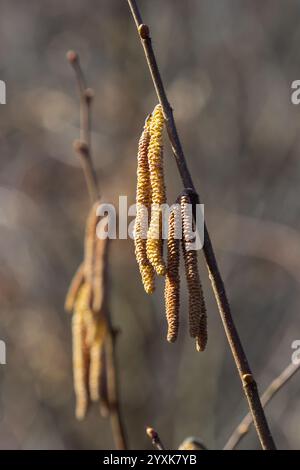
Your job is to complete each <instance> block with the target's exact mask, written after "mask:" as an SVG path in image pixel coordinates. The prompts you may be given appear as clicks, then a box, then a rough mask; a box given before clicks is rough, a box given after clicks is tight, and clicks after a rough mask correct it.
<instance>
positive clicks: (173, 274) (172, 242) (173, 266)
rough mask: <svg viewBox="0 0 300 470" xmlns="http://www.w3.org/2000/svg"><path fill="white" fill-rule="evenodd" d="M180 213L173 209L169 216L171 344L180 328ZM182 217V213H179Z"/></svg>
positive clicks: (167, 286)
mask: <svg viewBox="0 0 300 470" xmlns="http://www.w3.org/2000/svg"><path fill="white" fill-rule="evenodd" d="M178 212H179V211H178V210H176V209H173V210H172V212H171V213H170V216H169V231H168V245H167V246H168V258H167V273H166V279H165V305H166V316H167V322H168V334H167V340H168V341H169V342H171V343H173V342H174V341H176V339H177V335H178V328H179V292H180V277H179V260H180V252H179V249H180V246H179V242H180V241H179V238H176V214H177V213H178ZM179 215H180V212H179Z"/></svg>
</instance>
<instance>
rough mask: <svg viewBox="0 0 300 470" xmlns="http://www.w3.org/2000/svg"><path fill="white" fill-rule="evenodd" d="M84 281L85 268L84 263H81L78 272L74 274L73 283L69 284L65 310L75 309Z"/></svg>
mask: <svg viewBox="0 0 300 470" xmlns="http://www.w3.org/2000/svg"><path fill="white" fill-rule="evenodd" d="M83 283H84V269H83V263H81V264H80V266H79V268H78V269H77V271H76V273H75V274H74V276H73V279H72V281H71V284H70V286H69V289H68V292H67V295H66V300H65V310H66V311H67V312H72V311H73V308H74V304H75V301H76V298H77V295H78V292H79V289H80V287H81V286H82V284H83Z"/></svg>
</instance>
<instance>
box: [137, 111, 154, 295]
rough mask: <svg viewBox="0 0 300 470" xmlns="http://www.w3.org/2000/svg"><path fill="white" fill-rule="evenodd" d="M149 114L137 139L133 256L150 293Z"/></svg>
mask: <svg viewBox="0 0 300 470" xmlns="http://www.w3.org/2000/svg"><path fill="white" fill-rule="evenodd" d="M150 123H151V116H148V118H147V119H146V122H145V126H144V129H143V132H142V135H141V137H140V140H139V146H138V157H137V190H136V204H137V214H136V219H135V230H134V232H135V237H134V240H135V256H136V260H137V262H138V265H139V269H140V273H141V277H142V282H143V285H144V288H145V291H146V292H147V293H148V294H151V293H152V292H153V291H154V289H155V285H154V269H153V267H152V266H151V264H150V262H149V260H148V257H147V250H146V244H147V241H146V238H147V229H148V222H149V213H150V206H151V185H150V173H149V162H148V148H149V142H150Z"/></svg>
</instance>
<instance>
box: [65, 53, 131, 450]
mask: <svg viewBox="0 0 300 470" xmlns="http://www.w3.org/2000/svg"><path fill="white" fill-rule="evenodd" d="M67 59H68V61H69V62H70V64H71V65H72V67H73V69H74V71H75V75H76V80H77V85H78V91H79V97H80V140H76V141H75V142H74V148H75V150H76V152H77V153H78V154H79V156H80V159H81V163H82V168H83V171H84V175H85V180H86V184H87V189H88V192H89V195H90V199H91V202H92V203H94V202H96V201H97V200H98V199H99V190H98V180H97V174H96V171H95V168H94V165H93V159H92V154H91V102H92V98H93V92H92V90H91V89H90V88H87V87H86V80H85V77H84V74H83V72H82V69H81V66H80V62H79V57H78V54H77V53H76V52H74V51H69V52H68V53H67ZM106 246H107V247H108V244H106ZM106 249H107V248H106ZM107 310H108V309H107ZM107 319H108V337H107V339H106V341H105V357H106V366H107V395H108V397H107V398H108V403H109V417H110V424H111V429H112V434H113V439H114V442H115V447H116V449H117V450H126V449H127V439H126V433H125V428H124V424H123V420H122V415H121V409H120V403H119V387H118V373H117V360H116V347H115V336H116V333H115V329H114V328H113V326H112V323H111V315H110V314H109V311H108V312H107Z"/></svg>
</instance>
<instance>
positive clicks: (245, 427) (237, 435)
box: [224, 362, 300, 450]
mask: <svg viewBox="0 0 300 470" xmlns="http://www.w3.org/2000/svg"><path fill="white" fill-rule="evenodd" d="M299 369H300V362H299V364H293V363H291V364H289V365H288V366H287V367H286V368H285V369H284V370H283V372H281V374H280V375H278V377H276V379H274V380H273V382H271V383H270V385H269V386H268V388H267V389H266V391H265V392H264V393H263V395H262V396H261V402H262V405H263V406H264V407H265V406H266V405H267V404H268V403H269V402H270V401H271V400H272V398H274V397H275V395H276V394H277V392H279V390H281V389H282V387H284V385H286V384H287V382H288V381H289V380H290V379H291V378H292V377H293V375H294V374H295V373H296V372H297V371H298V370H299ZM252 422H253V420H252V416H251V414H250V413H248V414H247V415H246V416H245V417H244V418H243V419H242V421H241V422H240V424H239V425H238V426H237V428H236V429H235V430H234V431H233V433H232V435H231V436H230V438H229V439H228V441H227V443H226V444H225V446H224V450H234V449H235V448H236V446H237V445H238V444H239V442H240V441H241V440H242V439H243V438H244V437H245V435H246V434H247V433H248V432H249V430H250V427H251V423H252Z"/></svg>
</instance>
